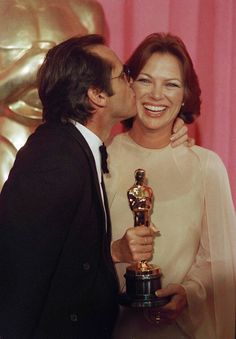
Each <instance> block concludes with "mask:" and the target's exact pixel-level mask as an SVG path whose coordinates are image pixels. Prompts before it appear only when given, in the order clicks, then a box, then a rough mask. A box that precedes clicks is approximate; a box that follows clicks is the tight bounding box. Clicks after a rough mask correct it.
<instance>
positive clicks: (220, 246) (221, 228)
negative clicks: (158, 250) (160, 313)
mask: <svg viewBox="0 0 236 339" xmlns="http://www.w3.org/2000/svg"><path fill="white" fill-rule="evenodd" d="M202 173H203V189H204V199H205V200H204V213H203V218H202V226H201V240H200V245H199V249H198V253H197V255H196V260H195V262H194V264H193V265H192V267H191V269H190V271H189V272H188V274H187V276H186V278H185V280H184V282H183V284H182V285H183V287H184V288H185V290H186V293H187V299H188V312H186V313H185V314H183V317H182V319H180V323H181V326H183V327H185V328H186V323H189V322H185V319H186V316H189V317H190V318H191V322H190V323H191V324H193V325H194V326H195V327H198V330H197V332H199V336H197V337H199V338H202V337H201V335H200V333H201V331H203V332H202V333H205V334H206V333H208V338H212V339H213V338H214V339H215V338H217V339H225V338H228V339H230V338H231V339H233V338H234V324H235V288H236V285H235V272H236V270H235V263H236V253H235V249H236V218H235V210H234V206H233V202H232V198H231V192H230V186H229V181H228V175H227V172H226V169H225V167H224V165H223V163H222V161H221V160H220V158H219V157H218V156H217V155H216V154H215V153H213V152H210V151H208V152H207V157H206V158H204V161H203V162H202ZM187 313H188V314H187ZM201 318H203V319H204V321H203V322H202V325H200V324H201ZM201 326H202V327H204V328H202V329H201ZM186 330H187V332H188V331H189V329H187V328H186ZM190 331H191V330H190Z"/></svg>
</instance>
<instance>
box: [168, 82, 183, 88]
mask: <svg viewBox="0 0 236 339" xmlns="http://www.w3.org/2000/svg"><path fill="white" fill-rule="evenodd" d="M166 85H167V86H168V87H177V88H180V86H179V85H178V84H176V83H174V82H168V83H167V84H166Z"/></svg>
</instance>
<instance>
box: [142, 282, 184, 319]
mask: <svg viewBox="0 0 236 339" xmlns="http://www.w3.org/2000/svg"><path fill="white" fill-rule="evenodd" d="M156 295H157V296H158V297H167V296H170V297H171V300H170V302H169V303H168V304H166V305H165V306H163V307H158V308H152V309H150V310H146V311H145V317H146V318H147V319H148V321H150V322H151V323H153V324H156V325H161V324H171V323H172V322H174V321H175V320H176V319H177V318H178V316H179V315H180V314H181V313H182V311H183V310H184V308H185V307H187V297H186V292H185V289H184V288H183V287H182V286H181V285H179V284H169V285H168V286H167V287H166V288H162V289H160V290H158V291H156Z"/></svg>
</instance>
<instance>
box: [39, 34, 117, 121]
mask: <svg viewBox="0 0 236 339" xmlns="http://www.w3.org/2000/svg"><path fill="white" fill-rule="evenodd" d="M101 44H102V45H104V44H105V40H104V38H103V37H102V36H100V35H97V34H90V35H86V36H77V37H72V38H70V39H68V40H66V41H64V42H62V43H60V44H59V45H57V46H55V47H53V48H52V49H51V50H49V51H48V53H47V55H46V57H45V60H44V62H43V64H42V66H41V67H40V69H39V71H38V76H37V80H38V93H39V98H40V99H41V102H42V105H43V120H44V121H51V122H52V121H54V122H55V121H63V122H68V121H69V120H70V119H73V120H76V121H78V122H80V123H81V124H83V125H85V124H86V123H87V121H88V119H90V117H91V116H92V113H91V111H92V107H91V105H90V102H89V99H88V96H87V91H88V89H89V88H90V87H94V88H97V89H99V90H100V91H105V92H106V93H107V94H108V95H109V96H111V95H112V94H113V91H112V88H111V81H110V78H111V71H112V65H111V64H110V63H109V62H108V61H107V60H105V59H103V58H102V57H100V56H99V55H98V54H96V53H93V52H91V51H90V48H91V47H93V46H95V45H101Z"/></svg>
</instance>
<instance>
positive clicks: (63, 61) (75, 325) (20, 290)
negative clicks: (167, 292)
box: [0, 35, 155, 339]
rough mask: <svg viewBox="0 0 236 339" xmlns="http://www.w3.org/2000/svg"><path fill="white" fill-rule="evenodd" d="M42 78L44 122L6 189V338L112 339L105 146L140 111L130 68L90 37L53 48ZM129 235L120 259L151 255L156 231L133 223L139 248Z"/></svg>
mask: <svg viewBox="0 0 236 339" xmlns="http://www.w3.org/2000/svg"><path fill="white" fill-rule="evenodd" d="M38 83H39V97H40V99H41V101H42V105H43V119H44V121H45V123H44V124H42V125H41V126H39V127H38V128H37V130H36V131H35V133H34V134H33V135H31V136H30V137H29V139H28V141H27V143H26V144H25V146H24V147H23V148H22V149H21V150H20V151H19V152H18V154H17V157H16V161H15V164H14V166H13V168H12V170H11V172H10V175H9V179H8V180H7V182H6V183H5V185H4V187H3V190H2V193H1V196H0V337H1V338H4V339H28V338H29V339H32V338H38V339H46V338H48V339H54V338H55V339H75V338H85V339H90V338H93V339H94V338H103V339H105V338H110V336H111V332H112V328H113V325H114V322H115V319H116V315H117V300H116V297H117V290H118V287H117V280H116V275H115V270H114V266H113V262H112V257H111V253H110V237H111V235H110V234H111V230H110V228H111V226H110V218H109V212H108V210H107V208H106V206H107V203H106V193H105V191H104V189H103V184H102V174H101V167H100V166H101V164H100V154H99V146H100V145H101V144H102V141H103V140H106V139H107V137H108V136H109V134H110V130H111V128H112V127H113V125H114V124H115V123H117V122H118V121H120V120H122V119H125V118H128V117H131V116H133V114H134V112H135V109H134V100H135V98H134V94H133V91H132V89H131V87H130V83H129V74H128V71H127V70H126V69H125V68H123V66H122V64H121V62H120V60H119V59H118V58H117V56H116V55H115V54H114V53H113V52H112V51H111V50H110V49H109V48H108V47H106V46H105V45H104V41H103V38H102V37H101V36H99V35H87V36H84V37H80V38H78V37H75V38H71V39H69V40H66V41H65V42H63V43H61V44H59V45H57V46H55V47H53V48H52V49H51V50H49V52H48V54H47V56H46V59H45V61H44V63H43V65H42V66H41V68H40V71H39V76H38ZM131 233H132V230H129V232H128V235H127V234H126V235H125V236H124V237H123V238H122V239H121V240H120V242H119V243H117V246H115V247H116V249H114V254H113V257H114V258H115V259H114V260H116V261H122V260H123V259H124V258H122V254H121V252H122V251H121V252H120V250H121V249H124V251H126V249H127V248H128V249H129V253H125V256H126V257H125V258H128V259H127V260H128V262H129V261H132V260H141V259H144V260H145V259H148V258H150V257H151V253H152V244H151V243H152V241H153V237H154V233H155V232H154V231H153V229H152V228H145V227H144V226H143V227H142V226H141V227H140V228H139V230H135V234H136V235H135V237H136V238H135V239H134V241H133V243H132V244H133V249H132V248H130V246H129V243H130V237H131ZM127 238H128V240H127ZM144 238H145V239H144ZM144 240H145V241H144ZM146 243H148V244H146ZM132 244H131V245H132ZM140 244H144V245H143V246H140ZM136 245H139V246H136ZM131 247H132V246H131ZM132 251H133V252H134V255H133V254H132Z"/></svg>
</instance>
